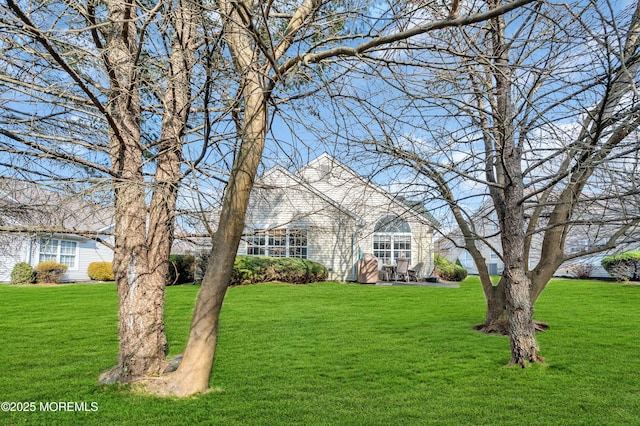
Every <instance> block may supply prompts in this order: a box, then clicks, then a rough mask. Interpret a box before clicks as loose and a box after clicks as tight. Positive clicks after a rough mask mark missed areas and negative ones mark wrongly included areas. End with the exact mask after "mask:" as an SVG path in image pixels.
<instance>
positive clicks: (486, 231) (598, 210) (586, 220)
mask: <svg viewBox="0 0 640 426" xmlns="http://www.w3.org/2000/svg"><path fill="white" fill-rule="evenodd" d="M605 203H606V204H605ZM625 208H626V210H629V206H626V207H625ZM622 210H623V209H622V208H621V206H620V202H618V201H616V200H611V199H608V200H605V201H597V200H596V201H594V200H590V201H589V202H585V203H584V204H583V205H581V206H580V208H579V209H578V211H577V212H576V214H575V216H574V220H575V222H576V225H573V226H572V227H571V229H570V231H569V232H568V235H567V239H566V243H565V253H566V255H568V256H574V255H575V256H576V258H574V259H572V260H570V261H567V262H565V263H563V264H562V265H560V267H559V268H558V270H557V271H556V273H555V276H567V277H574V276H578V275H579V274H580V273H582V272H588V275H589V276H590V277H592V278H609V277H610V275H609V274H608V273H607V271H605V270H604V268H602V266H601V265H600V262H601V261H602V258H603V257H604V256H605V255H607V254H610V253H611V252H623V251H628V250H633V249H636V248H637V247H638V241H639V239H640V235H638V232H637V231H636V230H634V228H631V229H630V230H629V231H628V232H627V233H626V234H625V235H624V236H622V237H621V238H620V240H619V243H618V244H617V246H616V249H615V250H613V251H611V250H610V251H608V252H600V253H594V254H589V255H584V256H579V255H580V254H581V253H585V252H587V251H590V250H592V249H594V248H596V247H598V246H602V245H604V244H605V243H606V242H607V241H608V239H609V238H610V237H611V236H612V235H614V234H615V232H616V231H617V230H618V229H619V226H620V223H621V221H620V220H619V218H613V217H608V216H609V215H611V214H619V212H620V211H622ZM627 219H628V220H629V221H633V220H634V217H632V216H631V214H630V213H629V215H628V216H627ZM543 220H544V217H543ZM471 222H472V223H473V228H474V231H475V233H476V234H477V235H478V236H479V240H478V244H477V247H478V249H479V250H480V252H481V253H482V257H483V258H484V259H485V261H486V264H487V268H488V269H489V273H490V274H491V275H500V274H502V271H503V270H504V263H503V261H502V256H501V253H502V252H501V248H502V247H501V242H500V227H499V226H498V218H497V214H496V213H495V211H494V210H493V206H492V204H491V203H490V202H487V203H485V204H483V205H482V206H481V207H480V208H479V209H478V211H476V212H475V213H474V214H473V215H472V216H471ZM543 223H544V222H543ZM541 226H542V225H541ZM463 240H464V239H463V238H462V234H461V232H460V231H459V230H458V231H454V232H452V233H449V234H448V235H446V236H443V237H440V238H439V239H438V240H437V242H436V253H438V254H440V255H442V256H444V257H446V258H447V259H449V260H451V261H456V260H460V263H461V264H462V266H464V267H465V268H466V269H467V270H468V271H469V273H470V274H477V273H478V269H477V268H476V265H475V263H474V261H473V259H472V257H471V255H470V254H469V253H468V252H467V251H466V250H464V249H462V248H461V246H462V244H463ZM541 248H542V235H541V234H534V235H533V237H532V243H531V253H530V255H529V265H530V267H531V268H532V267H535V265H536V264H537V263H538V262H539V260H540V251H541Z"/></svg>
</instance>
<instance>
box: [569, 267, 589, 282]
mask: <svg viewBox="0 0 640 426" xmlns="http://www.w3.org/2000/svg"><path fill="white" fill-rule="evenodd" d="M594 269H595V267H594V266H593V265H589V264H586V263H576V264H575V265H571V266H570V267H569V275H571V276H572V277H573V278H577V279H580V280H584V279H587V278H589V277H591V274H592V273H593V270H594Z"/></svg>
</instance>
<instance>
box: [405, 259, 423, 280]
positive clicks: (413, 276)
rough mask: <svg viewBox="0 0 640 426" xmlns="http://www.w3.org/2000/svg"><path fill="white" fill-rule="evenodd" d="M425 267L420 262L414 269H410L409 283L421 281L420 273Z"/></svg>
mask: <svg viewBox="0 0 640 426" xmlns="http://www.w3.org/2000/svg"><path fill="white" fill-rule="evenodd" d="M423 267H424V263H423V262H420V263H418V264H417V265H416V266H414V267H413V269H409V271H408V272H409V281H415V282H418V281H419V280H420V272H421V271H422V268H423Z"/></svg>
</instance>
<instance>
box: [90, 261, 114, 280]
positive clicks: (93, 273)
mask: <svg viewBox="0 0 640 426" xmlns="http://www.w3.org/2000/svg"><path fill="white" fill-rule="evenodd" d="M87 275H89V278H91V279H92V280H95V281H113V280H114V279H115V277H114V276H113V264H112V263H111V262H91V263H90V264H89V267H88V268H87Z"/></svg>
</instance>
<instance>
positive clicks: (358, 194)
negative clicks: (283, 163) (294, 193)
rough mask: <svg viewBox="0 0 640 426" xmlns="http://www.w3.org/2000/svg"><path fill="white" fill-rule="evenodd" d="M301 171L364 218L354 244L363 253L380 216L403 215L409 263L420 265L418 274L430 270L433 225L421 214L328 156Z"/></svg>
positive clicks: (369, 250)
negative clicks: (408, 236)
mask: <svg viewBox="0 0 640 426" xmlns="http://www.w3.org/2000/svg"><path fill="white" fill-rule="evenodd" d="M300 173H301V178H302V179H303V180H304V181H305V182H308V183H309V185H311V186H313V187H314V188H316V189H317V190H318V191H320V192H322V193H323V194H325V195H327V196H328V197H330V198H331V199H333V200H334V201H335V202H336V203H337V204H339V205H341V206H344V207H345V208H346V209H348V210H349V211H351V212H353V213H354V214H355V215H357V216H358V217H360V218H362V219H363V220H364V221H365V225H364V227H362V229H361V230H360V232H359V233H358V239H357V245H358V247H359V249H360V250H361V251H362V252H363V253H372V252H373V230H374V227H375V225H376V223H377V222H378V221H379V220H380V219H382V218H383V217H385V216H388V215H396V216H400V217H403V218H404V219H405V220H407V222H408V223H409V226H410V227H411V232H412V237H413V240H412V244H411V251H412V253H411V258H412V265H411V267H416V266H418V265H420V266H421V269H420V275H421V276H428V275H429V274H430V273H431V272H432V270H433V249H434V248H433V228H432V227H431V226H430V225H428V224H426V223H425V218H424V217H423V216H421V215H419V213H417V212H415V211H413V210H411V209H410V208H409V207H407V206H405V205H403V204H402V203H401V202H396V201H394V200H392V199H391V198H390V197H389V196H388V195H387V194H385V193H383V192H382V191H380V190H379V189H378V188H376V187H375V186H373V185H369V184H367V183H366V182H364V181H363V180H362V178H360V177H359V176H357V175H355V174H354V173H353V172H352V171H350V170H347V169H344V168H343V167H342V166H340V165H339V164H336V163H334V162H332V159H331V158H330V157H327V156H323V157H319V158H318V159H317V160H315V161H313V162H311V163H310V164H309V165H308V166H307V167H305V168H303V169H302V170H301V171H300Z"/></svg>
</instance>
